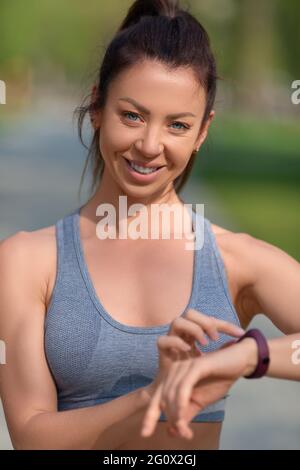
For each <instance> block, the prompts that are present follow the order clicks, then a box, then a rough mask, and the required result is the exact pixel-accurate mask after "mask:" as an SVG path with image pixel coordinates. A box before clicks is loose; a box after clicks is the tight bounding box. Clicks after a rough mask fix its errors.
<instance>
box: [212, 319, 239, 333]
mask: <svg viewBox="0 0 300 470" xmlns="http://www.w3.org/2000/svg"><path fill="white" fill-rule="evenodd" d="M216 323H217V329H218V330H219V331H222V332H223V333H227V334H228V335H231V336H236V337H239V336H242V335H244V334H245V330H243V329H242V328H240V327H239V326H237V325H234V324H233V323H229V322H226V321H224V320H219V319H216Z"/></svg>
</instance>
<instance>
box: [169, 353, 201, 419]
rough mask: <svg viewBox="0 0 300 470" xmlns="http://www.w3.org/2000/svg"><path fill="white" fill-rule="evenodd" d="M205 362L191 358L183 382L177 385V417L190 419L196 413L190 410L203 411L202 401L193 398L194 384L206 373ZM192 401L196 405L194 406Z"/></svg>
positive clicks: (182, 378)
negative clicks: (198, 401)
mask: <svg viewBox="0 0 300 470" xmlns="http://www.w3.org/2000/svg"><path fill="white" fill-rule="evenodd" d="M202 364H203V362H202V359H201V358H200V360H191V361H190V367H188V368H187V369H186V373H185V375H184V376H182V377H181V382H180V383H179V384H178V386H177V394H176V397H175V405H176V419H180V418H182V419H186V420H187V419H188V420H190V419H191V417H193V416H194V414H192V415H191V413H189V410H190V409H191V410H190V411H192V412H193V411H195V412H197V411H198V412H199V411H201V405H200V403H195V402H194V401H193V400H192V395H193V389H194V386H195V385H196V384H197V383H199V382H200V381H201V380H202V379H203V378H204V377H205V376H206V375H207V373H206V372H205V370H204V368H203V367H201V365H202ZM192 401H193V403H194V406H192Z"/></svg>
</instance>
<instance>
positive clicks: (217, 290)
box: [45, 207, 240, 422]
mask: <svg viewBox="0 0 300 470" xmlns="http://www.w3.org/2000/svg"><path fill="white" fill-rule="evenodd" d="M80 209H81V207H79V208H78V209H76V210H75V211H73V212H71V213H69V214H67V215H66V216H65V217H63V218H61V219H60V220H58V221H57V222H56V243H57V272H56V280H55V285H54V289H53V293H52V297H51V301H50V304H49V306H48V309H47V314H46V319H45V354H46V359H47V362H48V365H49V368H50V371H51V373H52V375H53V379H54V381H55V384H56V388H57V397H58V411H61V410H69V409H73V408H82V407H88V406H93V405H96V404H99V403H105V402H107V401H110V400H113V399H115V398H117V397H120V396H121V395H124V394H127V393H129V392H131V391H133V390H135V389H137V388H139V387H143V386H145V385H148V384H149V383H151V382H152V381H153V379H154V377H155V376H156V373H157V371H158V351H157V345H156V341H157V338H158V336H159V335H165V334H167V332H168V330H169V327H170V323H168V324H165V325H160V326H153V327H134V326H128V325H125V324H122V323H120V322H119V321H116V320H115V319H114V318H112V317H111V315H110V314H109V312H107V311H106V310H105V308H104V307H103V305H102V303H101V299H99V298H98V296H97V294H96V292H95V289H94V286H93V283H92V281H91V278H90V275H89V272H88V269H87V265H86V262H85V259H84V254H83V249H82V244H81V239H80V231H79V212H80ZM192 214H193V230H194V231H196V228H197V224H195V222H196V217H202V224H203V225H204V230H205V231H204V244H203V247H202V249H198V250H194V271H193V285H192V291H191V295H190V299H189V302H188V305H187V306H186V308H185V310H184V311H183V312H182V314H181V316H182V315H183V314H184V313H185V311H186V310H187V309H189V308H193V309H196V310H198V311H200V312H202V313H205V314H207V315H210V316H213V317H215V318H219V319H223V320H226V321H228V322H231V323H234V324H236V325H238V326H240V322H239V319H238V316H237V313H236V311H235V308H234V306H233V304H232V302H231V298H230V294H229V290H228V284H227V278H226V274H225V269H224V264H223V260H222V258H221V255H220V252H219V250H218V247H217V244H216V240H215V236H214V234H213V232H212V228H211V225H210V221H209V220H208V219H206V218H203V216H202V215H200V214H199V213H197V214H196V213H195V212H194V211H193V212H192ZM203 225H202V226H203ZM199 226H200V224H199ZM198 236H199V235H198V232H196V237H198ZM154 295H155V294H154ZM231 339H232V338H231V337H230V336H228V335H225V334H220V337H219V339H218V340H217V341H210V342H209V344H208V345H207V346H205V347H203V346H201V349H202V350H203V351H204V352H208V351H212V350H215V349H218V348H219V347H220V346H221V345H223V344H224V343H226V342H228V341H230V340H231ZM225 401H226V397H224V398H222V399H221V400H219V401H217V402H215V403H214V404H212V405H210V406H208V407H207V408H205V409H204V410H203V411H202V412H201V413H199V414H198V415H197V416H195V417H194V419H193V421H194V422H195V421H198V422H217V421H223V419H224V410H225ZM160 421H165V416H164V414H163V413H162V414H161V416H160Z"/></svg>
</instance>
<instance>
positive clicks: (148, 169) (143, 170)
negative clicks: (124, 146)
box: [123, 157, 165, 175]
mask: <svg viewBox="0 0 300 470" xmlns="http://www.w3.org/2000/svg"><path fill="white" fill-rule="evenodd" d="M123 158H124V160H126V162H127V164H128V165H129V166H130V168H132V169H133V170H134V171H136V172H137V173H140V174H144V175H147V174H151V173H155V172H156V171H158V170H160V169H161V168H164V167H165V165H161V166H157V167H151V166H148V167H147V166H142V165H138V164H136V163H134V162H132V161H131V160H128V159H127V158H125V157H123Z"/></svg>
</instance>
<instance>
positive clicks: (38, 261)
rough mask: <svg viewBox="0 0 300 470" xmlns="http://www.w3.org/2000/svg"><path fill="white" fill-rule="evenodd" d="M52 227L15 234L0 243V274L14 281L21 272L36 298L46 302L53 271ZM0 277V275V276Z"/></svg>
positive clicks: (54, 245) (53, 229) (54, 244)
mask: <svg viewBox="0 0 300 470" xmlns="http://www.w3.org/2000/svg"><path fill="white" fill-rule="evenodd" d="M55 263H56V240H55V226H54V225H52V226H48V227H44V228H41V229H38V230H34V231H23V230H22V231H19V232H16V233H15V234H13V235H10V236H9V237H7V238H4V239H3V240H1V241H0V271H1V273H2V275H6V274H11V276H9V277H10V278H11V279H14V278H15V279H16V278H17V276H18V273H25V274H26V279H28V281H30V283H31V285H32V286H35V289H36V293H37V295H38V296H39V297H40V298H41V299H42V300H43V301H46V298H47V291H48V285H49V277H50V275H51V273H52V272H53V269H54V271H55ZM1 277H2V276H1Z"/></svg>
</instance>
